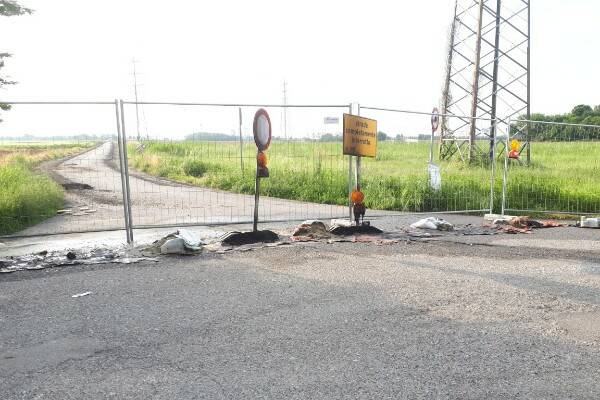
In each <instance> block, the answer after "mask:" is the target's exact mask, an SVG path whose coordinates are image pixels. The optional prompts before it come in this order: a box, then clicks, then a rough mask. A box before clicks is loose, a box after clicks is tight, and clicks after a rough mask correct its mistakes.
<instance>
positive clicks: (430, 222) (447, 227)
mask: <svg viewBox="0 0 600 400" xmlns="http://www.w3.org/2000/svg"><path fill="white" fill-rule="evenodd" d="M410 227H411V228H413V229H429V230H432V231H446V232H450V231H453V230H454V225H452V224H451V223H450V222H448V221H446V220H444V219H442V218H437V217H429V218H423V219H421V220H419V221H417V222H415V223H414V224H411V226H410Z"/></svg>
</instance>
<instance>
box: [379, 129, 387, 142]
mask: <svg viewBox="0 0 600 400" xmlns="http://www.w3.org/2000/svg"><path fill="white" fill-rule="evenodd" d="M377 140H379V141H384V140H388V135H387V133H385V132H381V131H379V132H377Z"/></svg>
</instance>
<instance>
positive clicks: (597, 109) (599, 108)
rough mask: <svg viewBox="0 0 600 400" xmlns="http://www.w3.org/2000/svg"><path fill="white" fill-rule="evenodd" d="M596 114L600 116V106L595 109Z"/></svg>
mask: <svg viewBox="0 0 600 400" xmlns="http://www.w3.org/2000/svg"><path fill="white" fill-rule="evenodd" d="M594 114H600V104H599V105H597V106H596V107H594Z"/></svg>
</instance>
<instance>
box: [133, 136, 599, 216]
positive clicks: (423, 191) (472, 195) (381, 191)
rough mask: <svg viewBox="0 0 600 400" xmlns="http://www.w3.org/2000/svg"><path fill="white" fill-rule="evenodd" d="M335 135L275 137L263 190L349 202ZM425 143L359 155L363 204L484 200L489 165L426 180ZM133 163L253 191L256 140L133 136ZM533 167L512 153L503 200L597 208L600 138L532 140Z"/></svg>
mask: <svg viewBox="0 0 600 400" xmlns="http://www.w3.org/2000/svg"><path fill="white" fill-rule="evenodd" d="M341 146H342V145H341V143H337V142H274V143H272V144H271V147H270V148H269V150H268V151H267V156H268V158H269V163H268V168H269V172H270V177H269V178H268V179H264V180H263V181H262V183H261V193H262V194H264V195H267V196H272V197H279V198H285V199H295V200H302V201H312V202H317V203H328V204H338V205H344V204H347V193H348V158H347V157H343V156H342V147H341ZM428 152H429V145H428V143H423V142H421V143H406V142H396V141H383V142H380V143H379V149H378V156H377V158H376V159H366V158H365V159H363V175H362V183H363V191H364V193H365V196H366V198H365V203H366V205H367V207H368V208H371V209H381V210H396V211H412V212H428V211H460V210H480V209H486V208H489V192H490V175H491V173H490V166H489V165H466V164H464V163H462V162H458V161H453V162H444V163H441V165H440V167H441V171H442V189H441V190H440V191H437V192H436V191H433V190H431V189H430V188H429V185H428V173H427V160H428ZM129 154H130V165H131V166H133V168H135V169H136V170H139V171H142V172H145V173H148V174H151V175H154V176H159V177H163V178H168V179H172V180H176V181H179V182H185V183H189V184H192V185H197V186H202V187H208V188H214V189H221V190H226V191H231V192H236V193H246V194H252V193H254V174H255V165H256V164H255V163H256V162H255V156H256V148H255V146H254V144H253V143H247V144H245V145H244V147H243V155H244V156H243V164H244V165H243V170H242V166H241V164H240V145H239V143H235V142H207V141H185V142H146V143H144V146H143V147H140V146H138V145H136V144H131V145H130V147H129ZM532 154H533V156H532V160H533V164H532V165H531V166H530V167H526V166H523V165H519V164H518V163H517V162H515V161H511V166H510V174H509V182H508V189H509V190H508V194H509V197H508V199H507V206H508V207H510V208H513V209H533V210H551V211H571V210H579V211H581V212H590V213H593V212H599V211H600V193H599V190H598V188H597V177H598V176H600V169H599V168H600V143H597V142H560V143H549V142H544V143H533V145H532ZM502 169H503V161H499V162H498V163H497V164H496V180H495V187H494V193H495V204H494V206H495V209H496V211H499V209H500V198H501V193H502Z"/></svg>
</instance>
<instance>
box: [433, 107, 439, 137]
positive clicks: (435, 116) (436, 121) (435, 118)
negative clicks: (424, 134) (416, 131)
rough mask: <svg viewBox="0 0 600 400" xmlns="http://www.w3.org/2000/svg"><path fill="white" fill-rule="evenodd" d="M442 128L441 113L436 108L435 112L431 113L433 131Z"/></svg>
mask: <svg viewBox="0 0 600 400" xmlns="http://www.w3.org/2000/svg"><path fill="white" fill-rule="evenodd" d="M439 126H440V111H439V110H438V109H437V107H435V108H434V109H433V111H431V130H432V131H433V132H435V131H437V129H438V127H439Z"/></svg>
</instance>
